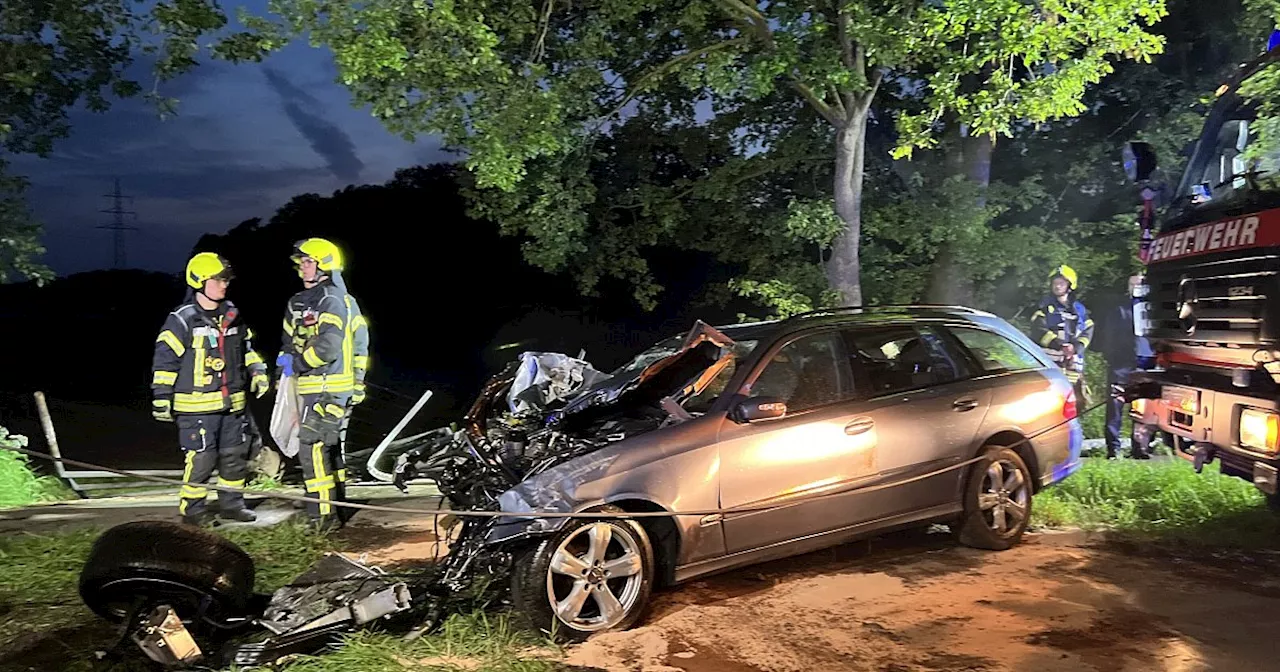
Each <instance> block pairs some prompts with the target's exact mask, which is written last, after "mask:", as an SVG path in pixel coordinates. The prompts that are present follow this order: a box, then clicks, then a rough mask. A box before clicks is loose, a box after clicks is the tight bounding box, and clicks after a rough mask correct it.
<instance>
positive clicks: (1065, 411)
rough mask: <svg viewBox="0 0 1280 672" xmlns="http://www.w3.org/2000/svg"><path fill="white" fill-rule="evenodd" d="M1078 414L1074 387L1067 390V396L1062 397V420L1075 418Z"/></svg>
mask: <svg viewBox="0 0 1280 672" xmlns="http://www.w3.org/2000/svg"><path fill="white" fill-rule="evenodd" d="M1077 415H1079V411H1078V410H1077V409H1076V391H1075V388H1072V389H1070V390H1067V396H1066V397H1063V399H1062V418H1063V419H1064V420H1075V419H1076V416H1077Z"/></svg>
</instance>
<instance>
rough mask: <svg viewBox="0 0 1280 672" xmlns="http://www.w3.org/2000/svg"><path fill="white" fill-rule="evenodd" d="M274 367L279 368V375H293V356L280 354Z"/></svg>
mask: <svg viewBox="0 0 1280 672" xmlns="http://www.w3.org/2000/svg"><path fill="white" fill-rule="evenodd" d="M276 366H278V367H280V375H282V376H292V375H293V355H288V354H281V355H280V356H279V357H277V358H276Z"/></svg>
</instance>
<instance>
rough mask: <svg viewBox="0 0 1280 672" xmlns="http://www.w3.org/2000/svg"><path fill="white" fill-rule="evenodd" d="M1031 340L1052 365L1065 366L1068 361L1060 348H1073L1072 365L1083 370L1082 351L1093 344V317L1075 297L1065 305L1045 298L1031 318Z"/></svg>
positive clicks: (1050, 298) (1053, 299)
mask: <svg viewBox="0 0 1280 672" xmlns="http://www.w3.org/2000/svg"><path fill="white" fill-rule="evenodd" d="M1031 337H1032V339H1034V340H1035V341H1036V342H1037V343H1039V344H1040V347H1041V348H1043V349H1044V351H1045V352H1046V353H1048V354H1049V356H1050V357H1052V358H1053V360H1054V361H1055V362H1058V363H1059V364H1061V365H1064V366H1065V364H1066V363H1067V362H1066V357H1065V355H1064V353H1063V351H1062V346H1064V345H1065V344H1067V343H1070V344H1072V345H1074V346H1075V349H1076V353H1075V357H1074V358H1073V359H1074V362H1073V364H1074V365H1075V368H1076V370H1078V371H1082V370H1084V361H1085V360H1084V354H1085V351H1086V350H1088V348H1089V344H1090V343H1091V342H1092V341H1093V318H1091V317H1090V316H1089V311H1088V310H1087V309H1086V308H1085V307H1084V304H1083V303H1080V302H1079V301H1076V300H1075V299H1074V297H1072V298H1071V300H1070V303H1069V304H1068V305H1067V306H1064V305H1062V304H1061V303H1059V302H1058V299H1057V298H1055V297H1053V296H1048V297H1045V298H1044V299H1043V300H1042V301H1041V302H1040V306H1039V307H1038V308H1037V309H1036V312H1035V313H1033V314H1032V315H1031Z"/></svg>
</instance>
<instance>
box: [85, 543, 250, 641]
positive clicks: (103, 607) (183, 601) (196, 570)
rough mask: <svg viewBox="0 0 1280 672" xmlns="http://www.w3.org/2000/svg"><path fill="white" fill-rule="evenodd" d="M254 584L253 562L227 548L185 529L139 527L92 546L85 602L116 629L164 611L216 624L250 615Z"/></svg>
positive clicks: (87, 563)
mask: <svg viewBox="0 0 1280 672" xmlns="http://www.w3.org/2000/svg"><path fill="white" fill-rule="evenodd" d="M253 579H254V568H253V559H252V558H250V557H249V555H248V554H247V553H245V552H244V551H243V550H241V549H240V547H239V546H236V545H235V544H233V543H231V542H230V541H227V540H226V539H223V538H222V537H220V536H218V535H216V534H213V533H211V532H207V531H205V530H201V529H198V528H193V527H190V526H188V525H180V524H177V523H170V522H163V521H140V522H134V523H125V524H123V525H118V526H116V527H113V528H111V529H109V530H107V531H106V532H104V533H103V534H102V536H101V537H98V540H97V541H96V542H94V544H93V549H92V550H91V551H90V552H89V558H88V559H87V560H86V561H85V564H84V569H83V570H81V572H80V597H81V599H82V600H84V603H85V605H86V606H88V607H89V608H90V609H92V610H93V612H94V613H96V614H98V615H99V616H101V617H103V618H105V619H107V620H109V621H113V622H117V623H118V622H121V621H124V620H125V619H126V618H129V616H130V614H132V613H134V611H135V610H137V609H139V608H149V607H152V606H155V605H159V604H168V605H170V606H172V607H173V608H174V609H175V610H176V611H177V612H178V614H179V615H180V616H181V617H183V618H184V619H186V618H194V617H196V616H197V615H199V616H202V617H203V619H204V620H207V621H212V622H215V623H217V622H220V621H223V620H224V619H227V618H234V617H236V616H240V615H243V614H244V613H245V611H246V610H247V609H248V606H249V603H250V599H251V597H252V595H253Z"/></svg>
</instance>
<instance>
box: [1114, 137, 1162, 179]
mask: <svg viewBox="0 0 1280 672" xmlns="http://www.w3.org/2000/svg"><path fill="white" fill-rule="evenodd" d="M1121 159H1122V161H1123V162H1124V174H1125V177H1128V178H1129V181H1130V182H1145V181H1146V180H1148V179H1150V178H1151V174H1152V173H1154V172H1156V150H1155V149H1154V148H1152V146H1151V145H1149V144H1147V143H1145V142H1126V143H1125V145H1124V149H1123V150H1122V151H1121Z"/></svg>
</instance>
